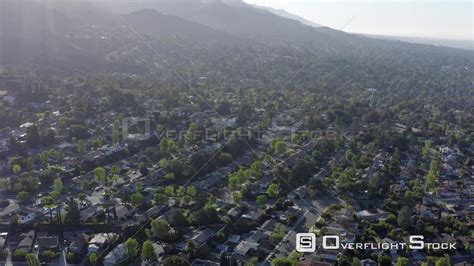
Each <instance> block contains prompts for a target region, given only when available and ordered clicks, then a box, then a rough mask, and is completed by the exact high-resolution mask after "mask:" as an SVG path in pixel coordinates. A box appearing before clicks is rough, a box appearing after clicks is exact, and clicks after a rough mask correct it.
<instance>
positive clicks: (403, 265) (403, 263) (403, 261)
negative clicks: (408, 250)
mask: <svg viewBox="0 0 474 266" xmlns="http://www.w3.org/2000/svg"><path fill="white" fill-rule="evenodd" d="M409 262H410V260H409V259H408V258H405V257H401V256H400V257H398V259H397V263H396V264H395V266H407V265H408V263H409Z"/></svg>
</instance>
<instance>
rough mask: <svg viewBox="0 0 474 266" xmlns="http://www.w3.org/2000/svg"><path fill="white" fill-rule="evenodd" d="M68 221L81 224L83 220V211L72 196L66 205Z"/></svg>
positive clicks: (66, 218)
mask: <svg viewBox="0 0 474 266" xmlns="http://www.w3.org/2000/svg"><path fill="white" fill-rule="evenodd" d="M65 221H66V223H70V224H76V225H77V224H79V223H80V221H81V211H80V210H79V207H78V206H77V202H76V201H75V200H74V199H73V198H72V197H70V198H69V200H68V202H67V205H66V217H65Z"/></svg>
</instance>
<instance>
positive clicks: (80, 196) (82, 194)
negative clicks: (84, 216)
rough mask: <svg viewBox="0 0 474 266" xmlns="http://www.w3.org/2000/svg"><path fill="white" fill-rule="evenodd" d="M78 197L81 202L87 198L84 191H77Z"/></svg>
mask: <svg viewBox="0 0 474 266" xmlns="http://www.w3.org/2000/svg"><path fill="white" fill-rule="evenodd" d="M78 198H79V200H80V201H81V202H84V201H86V199H87V195H86V194H85V193H79V195H78Z"/></svg>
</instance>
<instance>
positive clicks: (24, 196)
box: [16, 191, 30, 205]
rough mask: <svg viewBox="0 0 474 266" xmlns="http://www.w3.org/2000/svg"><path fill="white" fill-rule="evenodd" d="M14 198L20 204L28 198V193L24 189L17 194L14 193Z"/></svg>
mask: <svg viewBox="0 0 474 266" xmlns="http://www.w3.org/2000/svg"><path fill="white" fill-rule="evenodd" d="M16 199H17V200H18V202H19V203H20V204H22V205H23V204H25V203H26V202H27V201H28V200H29V199H30V193H28V192H26V191H21V192H18V194H17V195H16Z"/></svg>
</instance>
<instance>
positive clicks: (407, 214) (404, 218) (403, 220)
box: [397, 206, 412, 229]
mask: <svg viewBox="0 0 474 266" xmlns="http://www.w3.org/2000/svg"><path fill="white" fill-rule="evenodd" d="M411 214H412V211H411V209H410V207H408V206H404V207H403V208H402V209H401V210H400V212H399V213H398V217H397V223H398V225H399V226H400V227H402V228H403V229H408V228H409V227H410V225H411Z"/></svg>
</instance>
